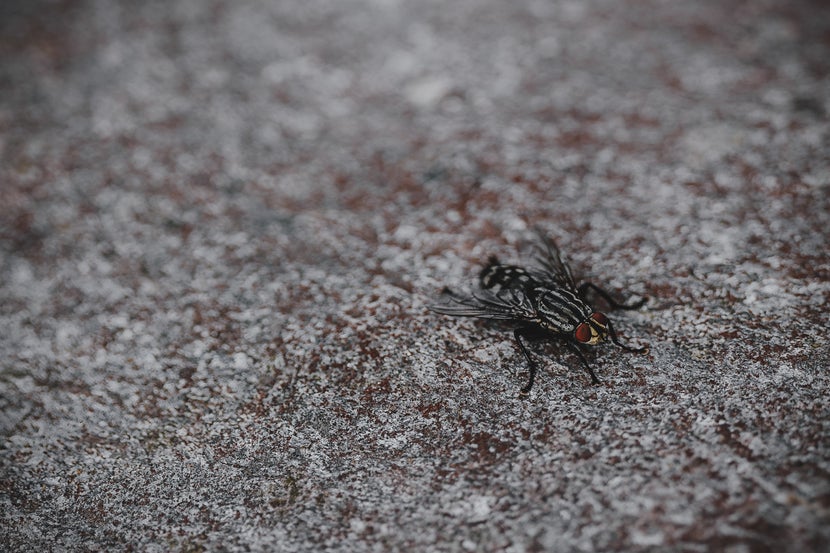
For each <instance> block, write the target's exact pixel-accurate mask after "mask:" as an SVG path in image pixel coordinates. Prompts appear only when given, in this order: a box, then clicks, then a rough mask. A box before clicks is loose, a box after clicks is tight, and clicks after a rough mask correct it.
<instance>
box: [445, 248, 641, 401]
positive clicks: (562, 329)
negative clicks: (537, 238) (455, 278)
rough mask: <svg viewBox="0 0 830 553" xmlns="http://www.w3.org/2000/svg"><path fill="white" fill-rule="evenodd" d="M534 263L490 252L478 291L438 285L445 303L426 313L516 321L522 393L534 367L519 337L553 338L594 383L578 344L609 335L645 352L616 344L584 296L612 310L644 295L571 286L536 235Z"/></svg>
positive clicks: (556, 256) (556, 255)
mask: <svg viewBox="0 0 830 553" xmlns="http://www.w3.org/2000/svg"><path fill="white" fill-rule="evenodd" d="M541 242H542V243H541V245H540V246H539V247H538V249H539V253H538V255H537V256H536V258H535V261H536V264H537V266H535V267H532V268H529V269H525V268H523V267H519V266H517V265H504V264H502V263H501V262H500V261H499V260H498V259H497V258H496V257H495V256H492V257H490V259H489V260H488V263H487V265H486V266H485V267H484V268H483V269H482V270H481V272H480V273H479V277H478V279H479V284H480V285H481V290H479V291H477V292H475V293H473V294H472V295H461V294H457V293H455V292H453V291H451V290H450V289H449V288H445V289H444V292H443V293H444V295H445V297H446V298H447V299H448V301H446V302H444V303H442V304H438V305H432V306H430V309H431V310H432V311H435V312H437V313H442V314H444V315H453V316H457V317H478V318H480V319H488V320H495V321H504V322H507V323H512V324H514V325H517V326H516V328H515V329H514V330H513V337H514V338H515V340H516V343H517V344H518V345H519V349H520V350H521V352H522V354H523V355H524V357H525V359H526V360H527V364H528V367H529V373H530V376H529V377H528V381H527V384H526V385H525V387H524V388H522V390H521V394H522V395H527V394H528V393H529V392H530V389H531V388H532V387H533V380H534V378H535V377H536V365H535V363H534V362H533V360H532V359H531V357H530V354H529V353H528V351H527V348H526V347H525V345H524V344H523V343H522V338H525V339H538V338H556V339H559V340H561V341H563V342H565V344H566V345H567V346H568V347H569V348H570V349H571V350H572V351H573V352H574V353H575V354H576V355H577V357H579V359H580V361H582V364H583V365H584V366H585V369H586V370H587V371H588V374H589V375H590V376H591V382H592V383H594V384H599V379H598V378H597V376H596V375H595V374H594V371H593V370H592V369H591V366H590V365H589V364H588V361H587V360H586V359H585V356H584V355H583V353H582V351H581V347H582V346H586V345H587V346H593V345H596V344H599V343H601V342H603V341H605V340H607V339H609V338H610V340H611V342H613V343H614V344H615V345H617V346H618V347H620V348H622V349H623V350H625V351H630V352H634V353H646V352H648V348H647V347H642V348H634V347H630V346H627V345H624V344H622V343H620V341H619V339H618V338H617V333H616V332H615V331H614V326H613V325H612V324H611V321H610V319H608V317H607V316H606V315H605V314H604V313H602V312H600V311H597V310H595V309H594V308H593V307H592V306H591V304H590V303H589V302H588V300H587V298H586V294H588V293H589V292H593V293H595V294H597V295H598V296H600V297H601V298H603V299H604V300H605V301H606V302H608V305H609V306H611V307H612V308H615V309H638V308H640V307H642V306H643V304H645V302H646V300H645V298H643V299H641V300H639V301H636V302H634V303H630V304H625V303H620V302H617V301H615V300H614V299H613V298H612V297H611V295H610V294H608V292H606V291H605V290H603V289H602V288H600V287H599V286H597V285H595V284H593V283H591V282H583V283H582V284H580V285H579V286H577V284H576V281H575V280H574V277H573V274H572V273H571V269H570V267H568V265H567V264H566V263H565V262H564V261H563V260H562V256H561V254H560V252H559V248H558V247H557V246H556V244H555V243H554V242H552V241H550V240H548V239H545V238H544V237H542V239H541Z"/></svg>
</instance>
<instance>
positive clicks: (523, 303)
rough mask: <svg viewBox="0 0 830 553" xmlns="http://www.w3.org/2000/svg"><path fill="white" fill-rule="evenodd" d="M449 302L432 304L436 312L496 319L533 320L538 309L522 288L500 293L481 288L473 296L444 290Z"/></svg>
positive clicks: (430, 307)
mask: <svg viewBox="0 0 830 553" xmlns="http://www.w3.org/2000/svg"><path fill="white" fill-rule="evenodd" d="M444 295H445V296H446V297H447V299H448V302H447V303H443V304H438V305H431V306H429V309H430V310H432V311H435V312H436V313H441V314H444V315H452V316H455V317H478V318H481V319H490V320H496V321H532V320H535V319H536V318H537V316H536V310H535V309H534V308H533V305H532V304H531V302H530V300H529V299H528V298H527V296H526V295H525V294H524V292H522V291H521V290H502V291H500V292H499V293H498V294H496V293H494V292H491V291H489V290H481V291H479V292H476V293H475V294H473V295H471V296H462V295H459V294H456V293H454V292H452V291H450V290H444Z"/></svg>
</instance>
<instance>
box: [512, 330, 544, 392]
mask: <svg viewBox="0 0 830 553" xmlns="http://www.w3.org/2000/svg"><path fill="white" fill-rule="evenodd" d="M538 334H539V331H538V330H537V329H536V328H534V327H532V326H523V327H520V328H517V329H516V330H514V331H513V337H514V338H515V339H516V343H517V344H519V349H520V350H522V353H523V354H524V356H525V359H526V360H527V366H528V370H529V371H530V376H529V377H528V379H527V384H526V385H525V387H524V388H522V389H521V391H520V392H519V395H521V396H527V395H528V394H529V393H530V389H531V388H533V380H534V379H535V378H536V364H535V363H534V362H533V360H532V359H531V358H530V353H528V351H527V348H526V347H525V345H524V344H523V343H522V338H534V337H536V336H538Z"/></svg>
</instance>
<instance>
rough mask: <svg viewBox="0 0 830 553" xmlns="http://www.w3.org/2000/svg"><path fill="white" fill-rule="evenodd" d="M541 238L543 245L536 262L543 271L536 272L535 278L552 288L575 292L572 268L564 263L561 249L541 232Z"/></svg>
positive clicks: (539, 247)
mask: <svg viewBox="0 0 830 553" xmlns="http://www.w3.org/2000/svg"><path fill="white" fill-rule="evenodd" d="M539 238H540V240H541V245H540V246H538V249H539V255H537V256H536V262H537V263H538V264H539V268H540V269H541V271H534V276H536V277H537V278H539V279H540V280H541V281H542V282H543V283H544V284H547V285H548V286H550V287H551V288H565V289H567V290H571V291H573V292H575V291H576V282H574V277H573V275H572V274H571V268H570V267H568V265H567V263H565V262H564V261H562V256H561V254H560V253H559V248H558V247H557V246H556V244H555V243H554V242H553V241H552V240H549V239H547V238H545V236H544V235H543V234H542V233H541V232H540V233H539Z"/></svg>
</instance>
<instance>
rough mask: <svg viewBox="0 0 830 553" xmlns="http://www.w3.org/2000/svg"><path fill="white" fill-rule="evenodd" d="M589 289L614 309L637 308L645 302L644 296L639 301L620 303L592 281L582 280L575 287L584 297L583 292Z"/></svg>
mask: <svg viewBox="0 0 830 553" xmlns="http://www.w3.org/2000/svg"><path fill="white" fill-rule="evenodd" d="M589 289H590V290H593V291H594V292H596V293H597V294H598V295H599V296H600V297H601V298H602V299H604V300H605V301H607V302H608V305H610V306H611V307H613V308H614V309H639V308H641V307H642V306H643V305H645V303H646V298H643V299H641V300H639V301H635V302H634V303H629V304H625V303H620V302H618V301H616V300H614V298H612V297H611V295H610V294H609V293H608V292H606V291H605V290H603V289H602V288H600V287H599V286H597V285H596V284H594V283H593V282H583V283H582V284H580V285H579V288H577V291H578V292H579V295H580V296H581V297H583V298H584V297H585V292H587V291H588V290H589Z"/></svg>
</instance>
